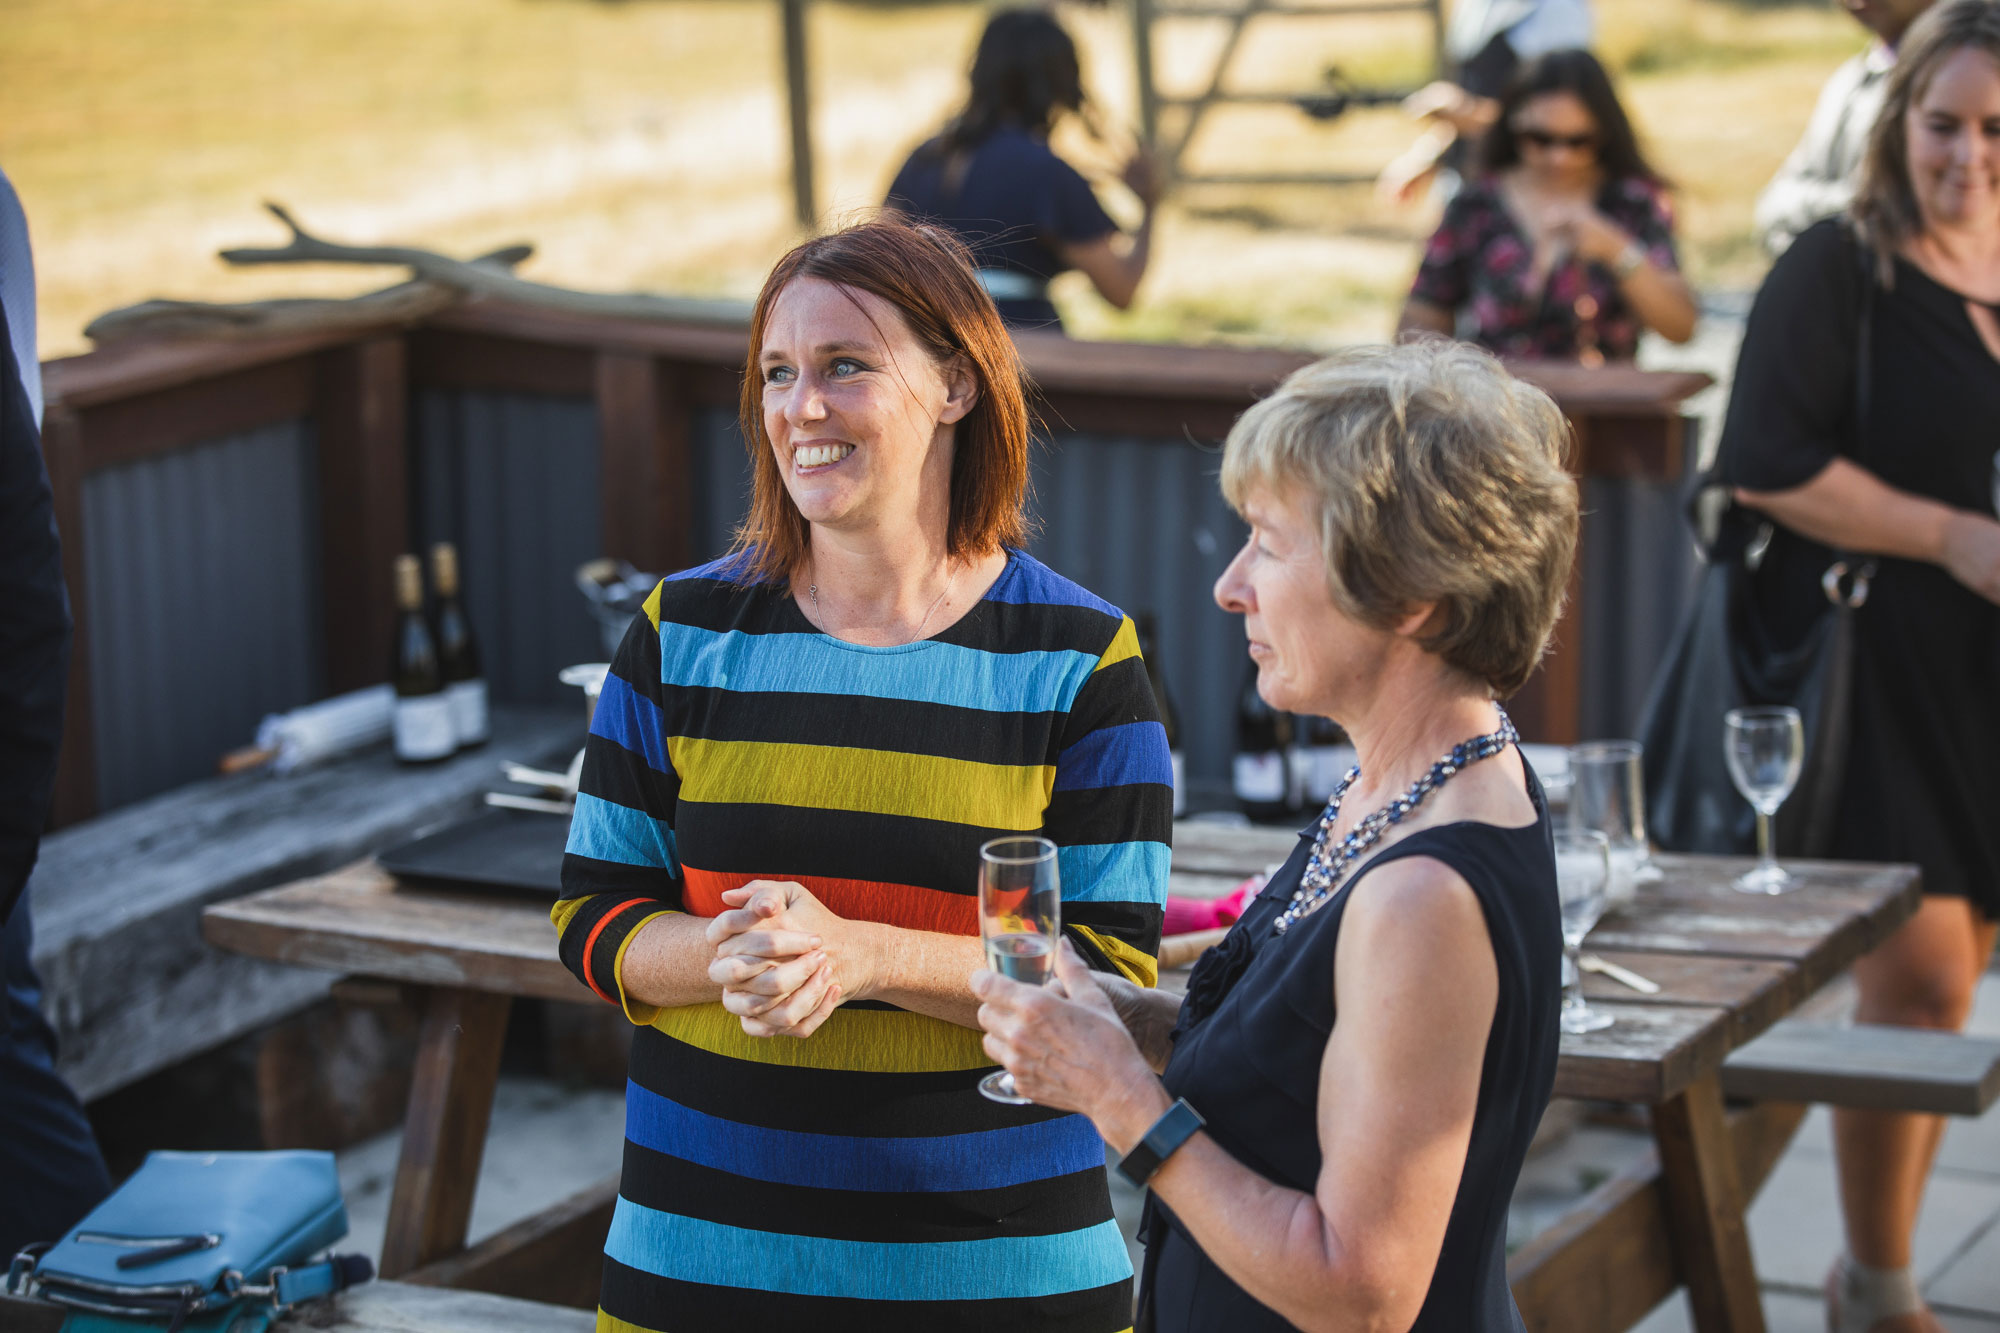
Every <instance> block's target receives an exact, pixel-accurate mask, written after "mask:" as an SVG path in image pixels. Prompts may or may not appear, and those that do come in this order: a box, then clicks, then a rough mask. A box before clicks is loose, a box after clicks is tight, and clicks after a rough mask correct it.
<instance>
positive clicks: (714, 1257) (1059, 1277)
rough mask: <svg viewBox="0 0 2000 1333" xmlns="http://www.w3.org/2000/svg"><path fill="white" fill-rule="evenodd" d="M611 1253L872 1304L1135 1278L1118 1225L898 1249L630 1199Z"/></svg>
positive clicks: (686, 1274) (716, 1278) (621, 1209)
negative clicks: (751, 1225)
mask: <svg viewBox="0 0 2000 1333" xmlns="http://www.w3.org/2000/svg"><path fill="white" fill-rule="evenodd" d="M604 1253H605V1255H606V1256H607V1257H609V1258H611V1259H614V1260H616V1261H617V1262H619V1263H621V1264H624V1265H625V1266H626V1267H627V1268H636V1269H639V1270H640V1271H641V1272H646V1273H654V1274H657V1275H658V1276H660V1277H664V1278H671V1279H673V1280H675V1281H680V1282H699V1283H703V1284H706V1285H710V1286H718V1287H737V1288H748V1289H750V1290H753V1291H780V1292H790V1293H792V1294H794V1295H799V1296H832V1297H845V1298H847V1299H850V1300H862V1301H977V1300H991V1299H994V1298H1004V1297H1016V1298H1018V1297H1027V1296H1059V1295H1061V1294H1063V1293H1064V1292H1071V1291H1089V1290H1091V1289H1092V1288H1095V1287H1102V1286H1106V1285H1108V1284H1110V1283H1113V1282H1122V1281H1124V1280H1126V1279H1127V1278H1129V1277H1131V1276H1132V1263H1131V1260H1130V1259H1129V1258H1128V1257H1127V1256H1126V1253H1125V1241H1124V1238H1123V1237H1122V1236H1120V1235H1119V1234H1118V1224H1117V1223H1116V1222H1115V1221H1113V1222H1099V1223H1098V1224H1097V1225H1095V1226H1090V1227H1085V1228H1083V1229H1082V1230H1080V1231H1066V1232H1059V1233H1057V1234H1056V1235H1053V1236H997V1237H992V1238H990V1239H986V1240H961V1241H923V1242H916V1243H912V1244H903V1245H898V1244H890V1243H884V1242H877V1241H858V1240H828V1239H825V1238H824V1237H819V1236H788V1235H785V1234H783V1233H781V1232H776V1231H751V1230H747V1229H745V1228H743V1227H731V1226H724V1225H722V1224H721V1223H719V1222H704V1221H701V1220H699V1219H697V1218H692V1217H682V1216H680V1215H679V1214H676V1213H663V1212H658V1211H656V1210H654V1209H651V1208H647V1207H645V1206H643V1205H641V1204H636V1203H633V1202H632V1201H631V1200H629V1199H623V1198H621V1199H619V1200H618V1206H617V1208H616V1210H615V1211H614V1212H613V1213H612V1215H611V1234H610V1235H608V1236H606V1237H605V1238H604Z"/></svg>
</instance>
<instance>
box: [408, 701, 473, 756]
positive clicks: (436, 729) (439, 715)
mask: <svg viewBox="0 0 2000 1333" xmlns="http://www.w3.org/2000/svg"><path fill="white" fill-rule="evenodd" d="M457 748H458V739H457V737H456V736H455V735H454V734H453V732H452V724H451V701H450V700H448V699H447V698H445V696H444V695H442V694H424V695H419V696H417V697H416V698H411V699H398V700H396V758H398V759H408V760H415V761H422V760H426V759H442V758H444V757H445V756H446V755H448V754H450V753H451V752H452V751H453V750H456V749H457Z"/></svg>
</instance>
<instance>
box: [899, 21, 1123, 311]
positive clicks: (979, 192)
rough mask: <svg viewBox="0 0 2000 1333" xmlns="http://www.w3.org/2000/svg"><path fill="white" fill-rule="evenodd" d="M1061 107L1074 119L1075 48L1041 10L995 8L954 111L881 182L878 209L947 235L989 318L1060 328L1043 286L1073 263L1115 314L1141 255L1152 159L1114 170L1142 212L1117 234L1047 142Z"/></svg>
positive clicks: (1078, 100)
mask: <svg viewBox="0 0 2000 1333" xmlns="http://www.w3.org/2000/svg"><path fill="white" fill-rule="evenodd" d="M1066 111H1070V112H1077V113H1079V114H1084V95H1083V82H1082V77H1081V74H1080V73H1079V70H1078V66H1077V59H1076V44H1075V43H1074V42H1072V41H1071V40H1070V37H1069V34H1068V33H1066V32H1064V31H1063V29H1062V25H1061V24H1059V23H1057V22H1056V21H1055V19H1054V18H1053V17H1052V16H1051V15H1049V14H1048V13H1046V12H1044V11H1042V10H1039V9H1015V10H1005V11H1002V12H1001V13H999V14H996V15H994V16H993V19H992V21H991V22H989V23H988V24H987V25H986V31H985V33H984V34H983V35H982V36H981V37H980V39H979V50H978V53H977V54H976V55H974V56H973V60H972V91H971V95H970V96H969V97H968V98H967V99H966V103H965V109H964V110H962V111H960V112H959V113H958V115H957V116H956V117H954V118H953V119H952V121H951V123H950V124H948V125H946V126H945V128H944V131H943V133H941V134H939V135H938V136H937V137H936V138H934V139H932V140H930V141H929V142H927V143H925V144H923V145H922V146H921V147H919V148H918V149H917V150H916V151H915V152H914V153H911V154H910V158H909V160H908V161H907V162H905V163H904V164H903V169H902V170H901V171H899V172H897V173H896V180H895V183H894V184H893V185H891V186H890V187H889V197H888V199H887V201H886V202H887V205H888V207H890V208H894V209H899V210H901V211H902V212H904V213H907V214H909V215H910V216H911V217H912V218H915V219H918V220H920V221H931V222H939V223H942V224H944V225H945V226H947V227H950V228H951V229H952V230H953V231H955V232H957V233H958V234H959V236H960V237H961V238H962V239H963V240H964V241H965V243H966V245H967V246H968V247H970V249H971V250H972V253H973V258H974V259H975V260H976V261H977V263H978V266H979V267H978V275H979V279H980V283H981V285H983V286H984V287H985V288H986V290H987V292H988V294H989V295H991V296H992V297H993V300H994V303H995V304H996V305H998V306H999V307H1000V317H1001V318H1002V319H1004V320H1006V321H1007V323H1008V324H1009V325H1011V326H1013V327H1016V328H1051V329H1060V328H1061V327H1062V317H1061V316H1060V315H1058V314H1057V313H1056V308H1055V306H1054V305H1052V304H1051V303H1050V301H1049V295H1048V286H1049V279H1050V278H1053V277H1055V276H1056V274H1058V273H1061V272H1062V271H1063V270H1065V269H1071V268H1075V269H1081V270H1083V273H1084V276H1086V277H1088V278H1089V279H1090V281H1091V283H1092V285H1093V286H1095V287H1096V288H1097V291H1098V293H1099V294H1100V295H1101V296H1103V297H1104V299H1105V300H1107V301H1109V302H1111V304H1112V305H1114V306H1117V307H1118V308H1119V309H1120V310H1123V309H1125V308H1126V307H1128V306H1130V305H1131V304H1132V298H1133V296H1134V295H1135V294H1136V293H1137V291H1138V289H1139V280H1140V279H1141V278H1143V277H1144V276H1145V274H1146V261H1147V259H1148V257H1149V256H1150V254H1151V251H1152V238H1153V206H1154V205H1155V204H1156V203H1157V202H1158V200H1159V184H1158V177H1157V174H1156V172H1155V171H1154V169H1153V163H1152V158H1151V157H1150V155H1148V154H1147V153H1146V152H1145V151H1144V150H1143V149H1142V150H1141V151H1139V152H1137V153H1135V154H1133V156H1132V158H1131V160H1130V161H1129V162H1127V163H1126V165H1125V169H1124V172H1123V173H1122V179H1123V180H1124V182H1125V184H1126V186H1127V187H1128V188H1130V189H1131V191H1132V192H1133V193H1134V194H1136V195H1138V196H1139V201H1140V202H1141V203H1142V204H1144V205H1145V208H1146V212H1145V218H1144V220H1143V221H1142V222H1141V223H1140V224H1139V229H1138V230H1137V231H1136V232H1134V233H1133V234H1132V235H1131V236H1130V237H1126V236H1124V235H1122V234H1121V233H1120V232H1119V230H1118V224H1117V223H1115V222H1113V221H1112V220H1111V216H1110V215H1109V214H1108V213H1106V212H1105V211H1104V207H1103V205H1101V204H1099V203H1098V202H1097V195H1096V194H1095V193H1094V192H1093V191H1092V190H1091V188H1090V182H1089V181H1087V180H1085V179H1084V178H1083V177H1082V175H1080V174H1079V173H1078V172H1077V170H1076V168H1075V167H1072V166H1071V165H1070V164H1069V163H1067V162H1065V161H1063V160H1062V159H1061V158H1060V157H1057V156H1056V155H1055V153H1054V151H1053V150H1051V149H1050V147H1049V131H1050V130H1052V129H1053V128H1055V123H1056V120H1057V118H1058V117H1059V116H1061V115H1062V114H1063V113H1064V112H1066ZM1087 123H1088V117H1087V116H1086V124H1087Z"/></svg>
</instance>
